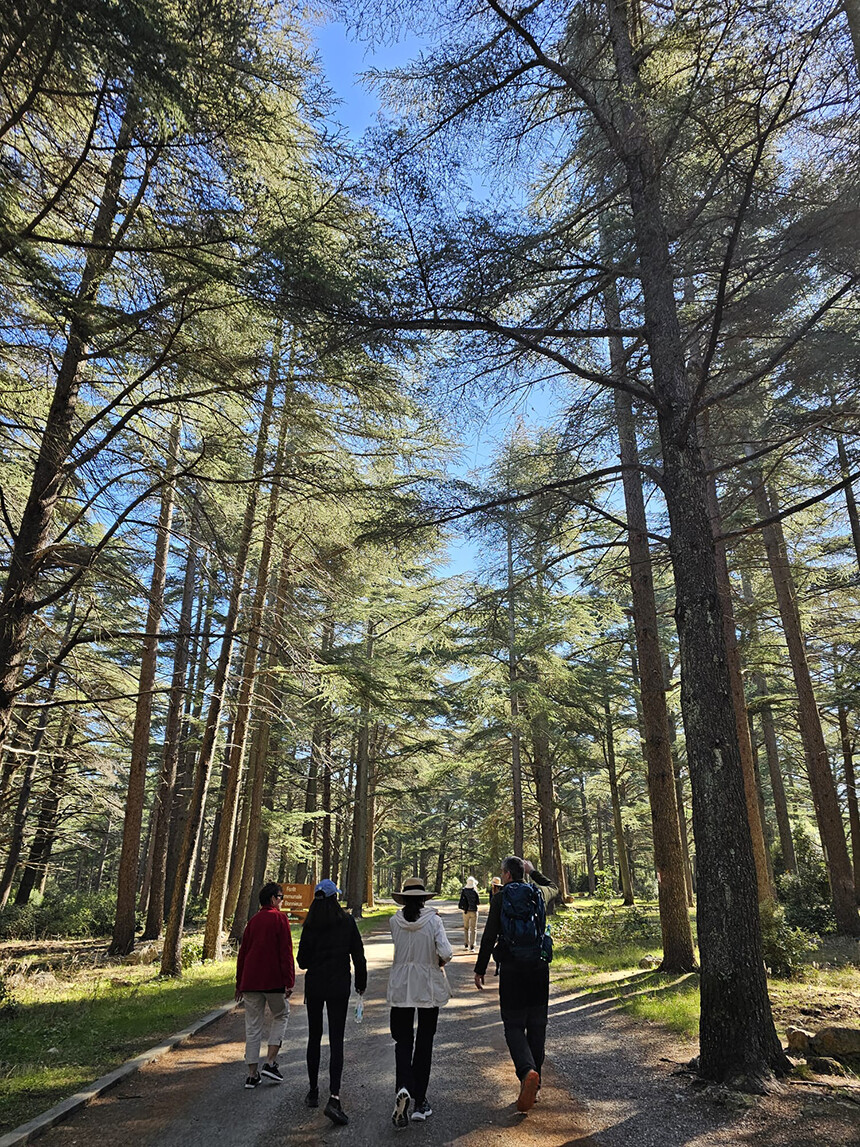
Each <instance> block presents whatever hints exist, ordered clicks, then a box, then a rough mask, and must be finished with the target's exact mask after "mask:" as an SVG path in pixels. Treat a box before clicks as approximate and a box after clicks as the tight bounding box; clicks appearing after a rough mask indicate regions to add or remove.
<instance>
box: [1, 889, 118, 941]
mask: <svg viewBox="0 0 860 1147" xmlns="http://www.w3.org/2000/svg"><path fill="white" fill-rule="evenodd" d="M115 913H116V897H115V895H114V894H113V893H109V892H73V893H68V894H64V893H61V892H54V893H53V894H52V895H49V896H47V897H45V899H44V900H43V901H42V903H41V904H38V903H36V902H35V901H33V902H31V903H29V904H22V905H15V904H7V905H6V907H5V908H4V909H3V910H2V911H0V939H2V940H46V939H51V938H61V939H75V938H85V937H88V936H109V935H110V934H111V931H112V930H113V924H114V916H115Z"/></svg>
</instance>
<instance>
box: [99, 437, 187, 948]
mask: <svg viewBox="0 0 860 1147" xmlns="http://www.w3.org/2000/svg"><path fill="white" fill-rule="evenodd" d="M178 448H179V419H178V418H174V420H173V425H172V426H171V428H170V440H169V442H168V446H167V465H166V473H165V484H164V486H163V488H162V492H161V510H160V512H159V515H158V527H157V530H156V542H155V560H154V561H153V565H152V583H151V585H150V588H149V608H148V610H147V615H146V633H145V635H144V638H143V647H142V649H141V654H140V679H139V683H138V693H137V709H136V712H135V716H134V732H133V733H132V738H131V762H130V764H129V770H128V789H127V792H126V798H125V819H124V820H123V828H122V851H121V852H120V858H119V875H118V877H117V895H116V918H115V920H114V926H113V937H112V939H111V942H110V946H109V947H108V955H109V956H125V955H127V954H128V953H129V952H130V951H131V950H132V948H133V947H134V924H135V900H136V899H137V870H138V863H139V860H140V831H141V826H142V824H143V805H144V800H145V796H146V765H147V761H148V759H149V737H150V728H151V725H152V691H153V689H154V688H155V673H156V668H157V663H158V631H159V629H160V628H161V617H162V614H163V613H164V586H165V582H166V580H167V555H168V553H169V551H170V527H171V524H172V521H173V506H174V494H175V490H174V485H173V476H174V474H175V472H176V454H177V450H178Z"/></svg>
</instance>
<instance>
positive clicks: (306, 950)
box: [296, 880, 367, 1123]
mask: <svg viewBox="0 0 860 1147" xmlns="http://www.w3.org/2000/svg"><path fill="white" fill-rule="evenodd" d="M350 957H351V958H352V963H353V967H354V968H355V990H356V991H357V992H358V994H359V995H362V994H363V992H364V989H365V988H366V987H367V962H366V960H365V958H364V945H363V944H362V942H361V936H360V935H359V933H358V925H357V924H356V922H355V920H354V919H353V917H352V916H350V915H349V913H347V912H344V910H343V909H342V908H341V906H340V905H339V904H338V902H337V887H336V886H335V884H334V883H333V882H332V881H331V880H321V881H320V882H319V884H318V885H317V886H316V888H315V889H314V899H313V903H312V904H311V906H310V909H309V911H308V915H307V919H306V920H305V923H304V927H303V928H302V937H301V940H300V941H299V951H298V955H297V957H296V963H297V964H298V965H299V967H300V968H305V969H306V973H305V1007H306V1008H307V1010H308V1054H307V1060H308V1083H309V1091H308V1093H307V1095H306V1096H305V1103H306V1104H307V1106H308V1107H318V1106H319V1086H318V1080H319V1067H320V1044H321V1042H322V1032H323V1005H325V1009H326V1012H327V1014H328V1044H329V1067H328V1071H329V1085H330V1090H331V1094H330V1096H329V1101H328V1103H327V1104H326V1105H325V1114H326V1115H327V1116H328V1118H329V1119H330V1120H331V1121H332V1123H349V1117H348V1116H347V1114H346V1112H345V1111H344V1109H343V1108H342V1107H341V1105H340V1080H341V1075H342V1074H343V1033H344V1029H345V1027H346V1013H347V1010H348V1008H349V990H350V983H351V977H350V968H349V961H350Z"/></svg>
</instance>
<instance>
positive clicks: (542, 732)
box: [531, 712, 559, 883]
mask: <svg viewBox="0 0 860 1147" xmlns="http://www.w3.org/2000/svg"><path fill="white" fill-rule="evenodd" d="M531 733H532V771H533V773H534V779H535V796H536V798H537V805H538V823H539V826H540V870H541V872H543V873H544V874H545V875H546V876H548V877H550V879H551V880H552V881H553V882H554V883H557V882H558V876H559V874H558V871H557V868H556V856H555V787H554V785H553V780H552V753H551V751H550V743H549V721H548V720H547V716H546V713H543V712H538V713H536V714H535V715H534V717H532V719H531Z"/></svg>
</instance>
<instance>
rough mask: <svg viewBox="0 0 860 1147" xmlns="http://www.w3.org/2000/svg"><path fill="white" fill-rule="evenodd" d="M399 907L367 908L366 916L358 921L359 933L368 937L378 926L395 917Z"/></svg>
mask: <svg viewBox="0 0 860 1147" xmlns="http://www.w3.org/2000/svg"><path fill="white" fill-rule="evenodd" d="M397 907H398V906H397V905H396V904H377V905H376V906H375V907H374V908H365V909H364V915H363V916H361V917H360V918H359V919H357V920H356V924H357V925H358V930H359V932H360V933H361V934H362V936H366V935H367V934H368V933H369V932H372V931H373V929H374V928H375V927H376V925H377V924H380V923H381V922H382V921H383V920H387V919H388V918H389V917H390V916H393V915H394V913H395V912H396V911H397Z"/></svg>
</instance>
